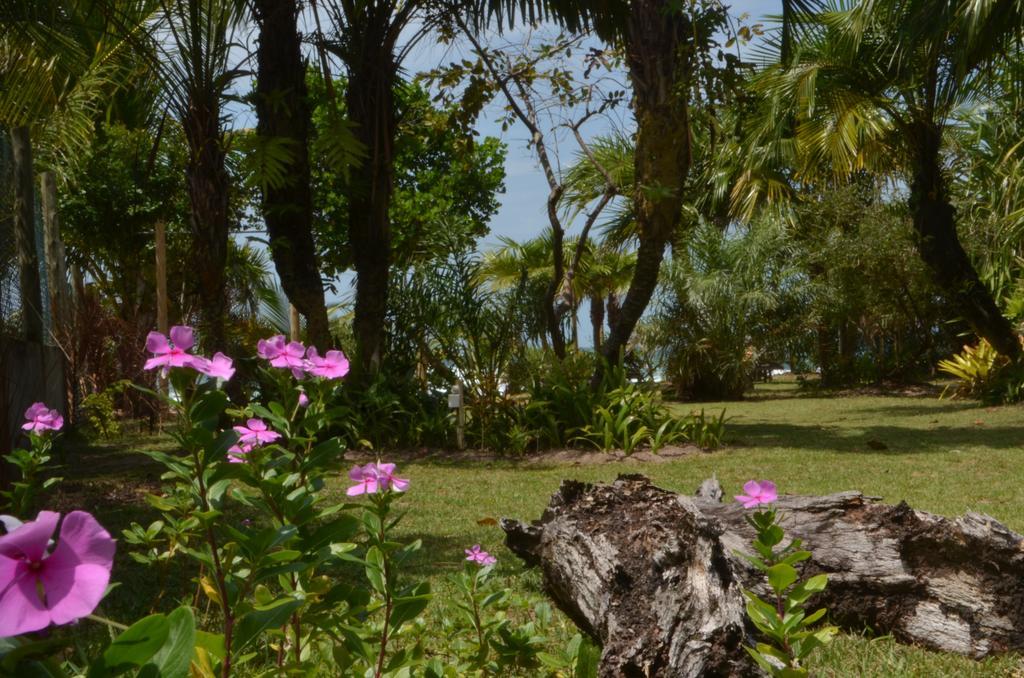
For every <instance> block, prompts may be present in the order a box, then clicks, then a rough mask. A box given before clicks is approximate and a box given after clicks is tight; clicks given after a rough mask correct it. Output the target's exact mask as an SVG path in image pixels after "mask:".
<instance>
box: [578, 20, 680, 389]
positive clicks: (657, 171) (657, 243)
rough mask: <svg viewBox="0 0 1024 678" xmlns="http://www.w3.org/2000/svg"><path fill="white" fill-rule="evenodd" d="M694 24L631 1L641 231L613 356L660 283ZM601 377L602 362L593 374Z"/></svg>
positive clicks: (676, 215)
mask: <svg viewBox="0 0 1024 678" xmlns="http://www.w3.org/2000/svg"><path fill="white" fill-rule="evenodd" d="M692 31H693V27H692V26H691V24H690V21H689V17H688V16H687V15H686V14H685V13H684V12H683V11H682V10H681V9H679V8H674V7H673V5H672V4H671V3H668V2H665V0H637V1H635V2H632V3H630V6H629V19H628V26H627V28H626V38H625V47H626V49H625V52H626V65H627V66H628V68H629V74H630V80H631V81H632V83H633V109H634V113H635V116H636V121H637V137H636V149H635V151H634V159H633V164H634V167H635V170H634V171H635V175H636V181H635V186H636V188H635V189H634V190H635V193H634V195H633V203H634V206H635V211H636V220H637V225H638V227H639V228H638V230H639V237H640V248H639V251H638V252H637V262H636V268H635V269H634V271H633V279H632V281H630V285H629V290H628V291H627V292H626V299H625V301H624V302H623V303H622V308H621V311H620V313H619V317H618V321H617V322H616V323H615V325H614V326H613V327H612V331H611V332H610V333H609V335H608V340H607V342H605V344H604V346H603V347H602V349H601V353H602V355H603V356H604V357H605V359H606V360H607V361H608V362H609V363H611V364H614V363H617V362H618V360H619V356H620V353H621V351H622V349H623V348H624V347H625V346H626V344H627V343H628V342H629V339H630V337H631V336H632V334H633V329H634V328H635V327H636V324H637V323H638V322H639V321H640V317H641V316H642V315H643V313H644V311H645V310H646V309H647V304H648V303H649V302H650V300H651V296H652V295H653V294H654V289H655V287H657V284H658V271H659V270H660V268H661V261H662V258H663V257H664V252H665V245H666V244H668V242H669V240H670V239H671V238H672V236H673V235H674V233H675V231H676V227H677V226H678V225H679V221H680V218H681V216H682V213H681V210H682V190H683V185H684V184H685V182H686V176H687V174H688V172H689V170H690V121H689V113H688V107H687V96H688V83H689V80H690V75H691V72H690V71H691V69H692V58H691V57H690V56H689V54H688V52H687V51H686V50H685V49H684V48H683V46H684V45H685V44H686V43H687V42H688V41H690V40H692V39H693V36H692ZM600 379H601V363H599V367H598V372H597V373H596V374H595V375H594V379H593V383H594V384H595V385H596V384H597V383H599V382H600Z"/></svg>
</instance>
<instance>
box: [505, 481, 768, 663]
mask: <svg viewBox="0 0 1024 678" xmlns="http://www.w3.org/2000/svg"><path fill="white" fill-rule="evenodd" d="M616 526H618V527H617V528H616ZM502 528H503V529H504V530H505V532H506V534H507V541H508V545H509V548H511V549H512V550H513V551H514V552H515V553H516V554H517V555H519V556H520V557H521V558H523V559H524V560H525V561H526V562H527V563H528V564H530V565H539V566H540V567H541V569H542V570H543V573H544V582H545V585H546V587H547V589H548V592H549V593H550V594H551V595H552V597H553V598H554V600H555V602H556V603H557V604H558V606H559V607H560V608H561V609H562V610H563V611H565V613H566V614H568V615H569V617H570V618H572V619H573V621H575V622H576V624H577V625H579V627H580V628H581V629H583V630H584V631H586V632H587V633H589V634H590V635H591V636H593V637H594V638H595V639H596V640H598V641H599V642H600V643H601V645H602V646H603V648H604V651H603V653H602V658H601V668H600V675H601V676H609V677H611V676H616V677H618V676H638V677H639V676H742V675H757V672H756V671H755V670H754V669H753V667H752V662H751V661H750V659H749V657H748V656H747V654H746V652H745V651H744V650H743V644H744V643H745V642H747V637H746V636H747V632H746V629H745V622H744V603H743V596H742V593H741V592H740V589H739V585H738V582H737V581H736V578H735V577H734V576H733V573H732V567H731V565H730V564H729V554H728V553H726V551H725V549H724V548H723V546H722V542H721V535H722V529H721V527H720V526H719V525H718V524H717V523H716V522H715V521H714V520H711V519H709V518H708V517H707V516H705V515H704V514H703V513H702V512H701V510H700V509H699V508H697V505H696V504H695V503H694V502H693V501H692V500H689V499H686V498H684V497H678V496H676V495H674V494H671V493H668V492H665V491H663V490H659V489H658V488H656V487H654V486H653V485H651V484H650V483H648V482H646V481H643V480H639V479H636V480H628V479H620V480H619V481H618V482H616V483H615V484H614V485H606V486H599V487H592V486H590V485H584V484H582V483H578V482H573V481H565V482H563V483H562V487H561V488H560V489H559V491H558V492H557V493H556V494H555V495H554V496H553V497H552V498H551V503H550V505H549V507H548V509H547V511H545V512H544V517H543V518H542V520H541V524H540V525H539V526H530V527H528V526H526V525H523V524H521V523H517V522H514V521H509V520H503V521H502Z"/></svg>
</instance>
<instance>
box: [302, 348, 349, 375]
mask: <svg viewBox="0 0 1024 678" xmlns="http://www.w3.org/2000/svg"><path fill="white" fill-rule="evenodd" d="M306 371H307V372H309V373H310V374H312V375H313V376H314V377H323V378H324V379H341V378H342V377H344V376H345V375H346V374H348V358H346V357H345V354H344V353H342V352H341V351H328V352H327V353H326V354H324V355H323V356H321V355H320V354H319V353H317V350H316V347H315V346H310V347H309V350H307V351H306Z"/></svg>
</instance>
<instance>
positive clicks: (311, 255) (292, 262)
mask: <svg viewBox="0 0 1024 678" xmlns="http://www.w3.org/2000/svg"><path fill="white" fill-rule="evenodd" d="M254 7H255V14H256V18H257V21H258V23H259V26H260V38H259V46H258V49H257V52H256V57H257V64H258V67H259V71H258V74H257V78H256V114H257V116H258V118H259V124H258V127H257V130H258V132H259V134H260V136H261V137H264V138H267V139H286V140H288V142H289V143H288V149H289V151H290V152H291V153H292V161H291V163H290V164H289V168H288V178H287V180H286V181H285V183H284V184H283V185H281V186H268V187H267V189H266V191H265V192H264V194H263V219H264V221H265V222H266V224H267V235H268V236H269V238H270V253H271V256H272V257H273V258H274V267H275V268H276V269H277V274H278V277H280V278H281V287H282V289H284V292H285V294H286V295H288V301H290V302H291V303H292V305H294V306H295V308H297V309H299V312H300V313H302V315H303V316H305V317H306V331H307V334H308V339H309V342H310V343H311V344H313V345H315V346H319V347H320V348H321V349H327V348H330V347H331V345H332V343H333V342H332V340H331V334H330V329H329V325H328V321H327V305H326V303H325V301H324V285H323V280H322V279H321V277H320V267H319V265H318V263H317V257H316V248H315V244H314V241H313V199H312V192H311V189H310V170H309V131H310V126H311V120H310V108H309V99H308V96H307V92H306V63H305V60H304V59H303V58H302V40H301V37H300V36H299V32H298V29H297V26H296V21H297V19H298V15H299V7H298V2H297V0H255V2H254Z"/></svg>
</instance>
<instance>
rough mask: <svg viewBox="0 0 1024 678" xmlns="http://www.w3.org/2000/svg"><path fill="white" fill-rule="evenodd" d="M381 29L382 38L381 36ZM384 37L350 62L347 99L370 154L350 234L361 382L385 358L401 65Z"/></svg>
mask: <svg viewBox="0 0 1024 678" xmlns="http://www.w3.org/2000/svg"><path fill="white" fill-rule="evenodd" d="M385 26H386V24H385ZM378 33H379V34H380V36H381V37H380V39H375V38H376V37H377V36H378ZM384 35H387V30H386V28H385V29H381V30H380V31H378V30H377V27H375V26H373V24H372V23H371V24H370V25H369V27H367V28H366V30H365V32H364V34H363V35H362V36H361V38H360V40H361V44H360V45H359V46H357V47H356V48H355V50H357V51H356V52H355V54H354V55H352V57H351V58H350V59H349V60H348V62H347V66H348V76H349V80H348V88H347V89H346V91H345V103H346V106H347V109H348V116H349V119H350V120H351V121H352V122H353V123H354V130H353V132H354V134H355V136H356V138H357V139H358V140H359V141H360V142H361V143H362V144H363V146H364V147H365V149H366V153H367V155H366V158H365V159H364V160H363V165H362V167H361V168H360V169H358V170H356V171H354V172H353V173H352V176H351V178H350V180H349V188H350V190H349V205H348V233H349V243H350V245H351V247H352V259H353V263H354V264H355V269H356V303H355V317H354V319H353V330H354V333H355V340H356V361H355V365H354V368H355V369H354V375H353V376H354V377H355V378H356V380H357V381H362V380H364V379H365V378H367V377H369V376H371V375H373V374H375V373H377V371H378V370H379V369H380V365H381V360H382V359H383V351H384V330H385V327H384V323H385V316H386V313H387V302H388V283H389V273H390V265H391V218H390V214H389V212H390V208H391V194H392V190H393V188H394V143H395V134H396V128H397V122H396V119H395V101H394V86H395V79H396V72H397V65H396V64H395V60H394V55H393V54H392V49H391V47H392V46H391V45H390V44H389V43H388V42H387V39H386V38H384V37H383V36H384Z"/></svg>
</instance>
